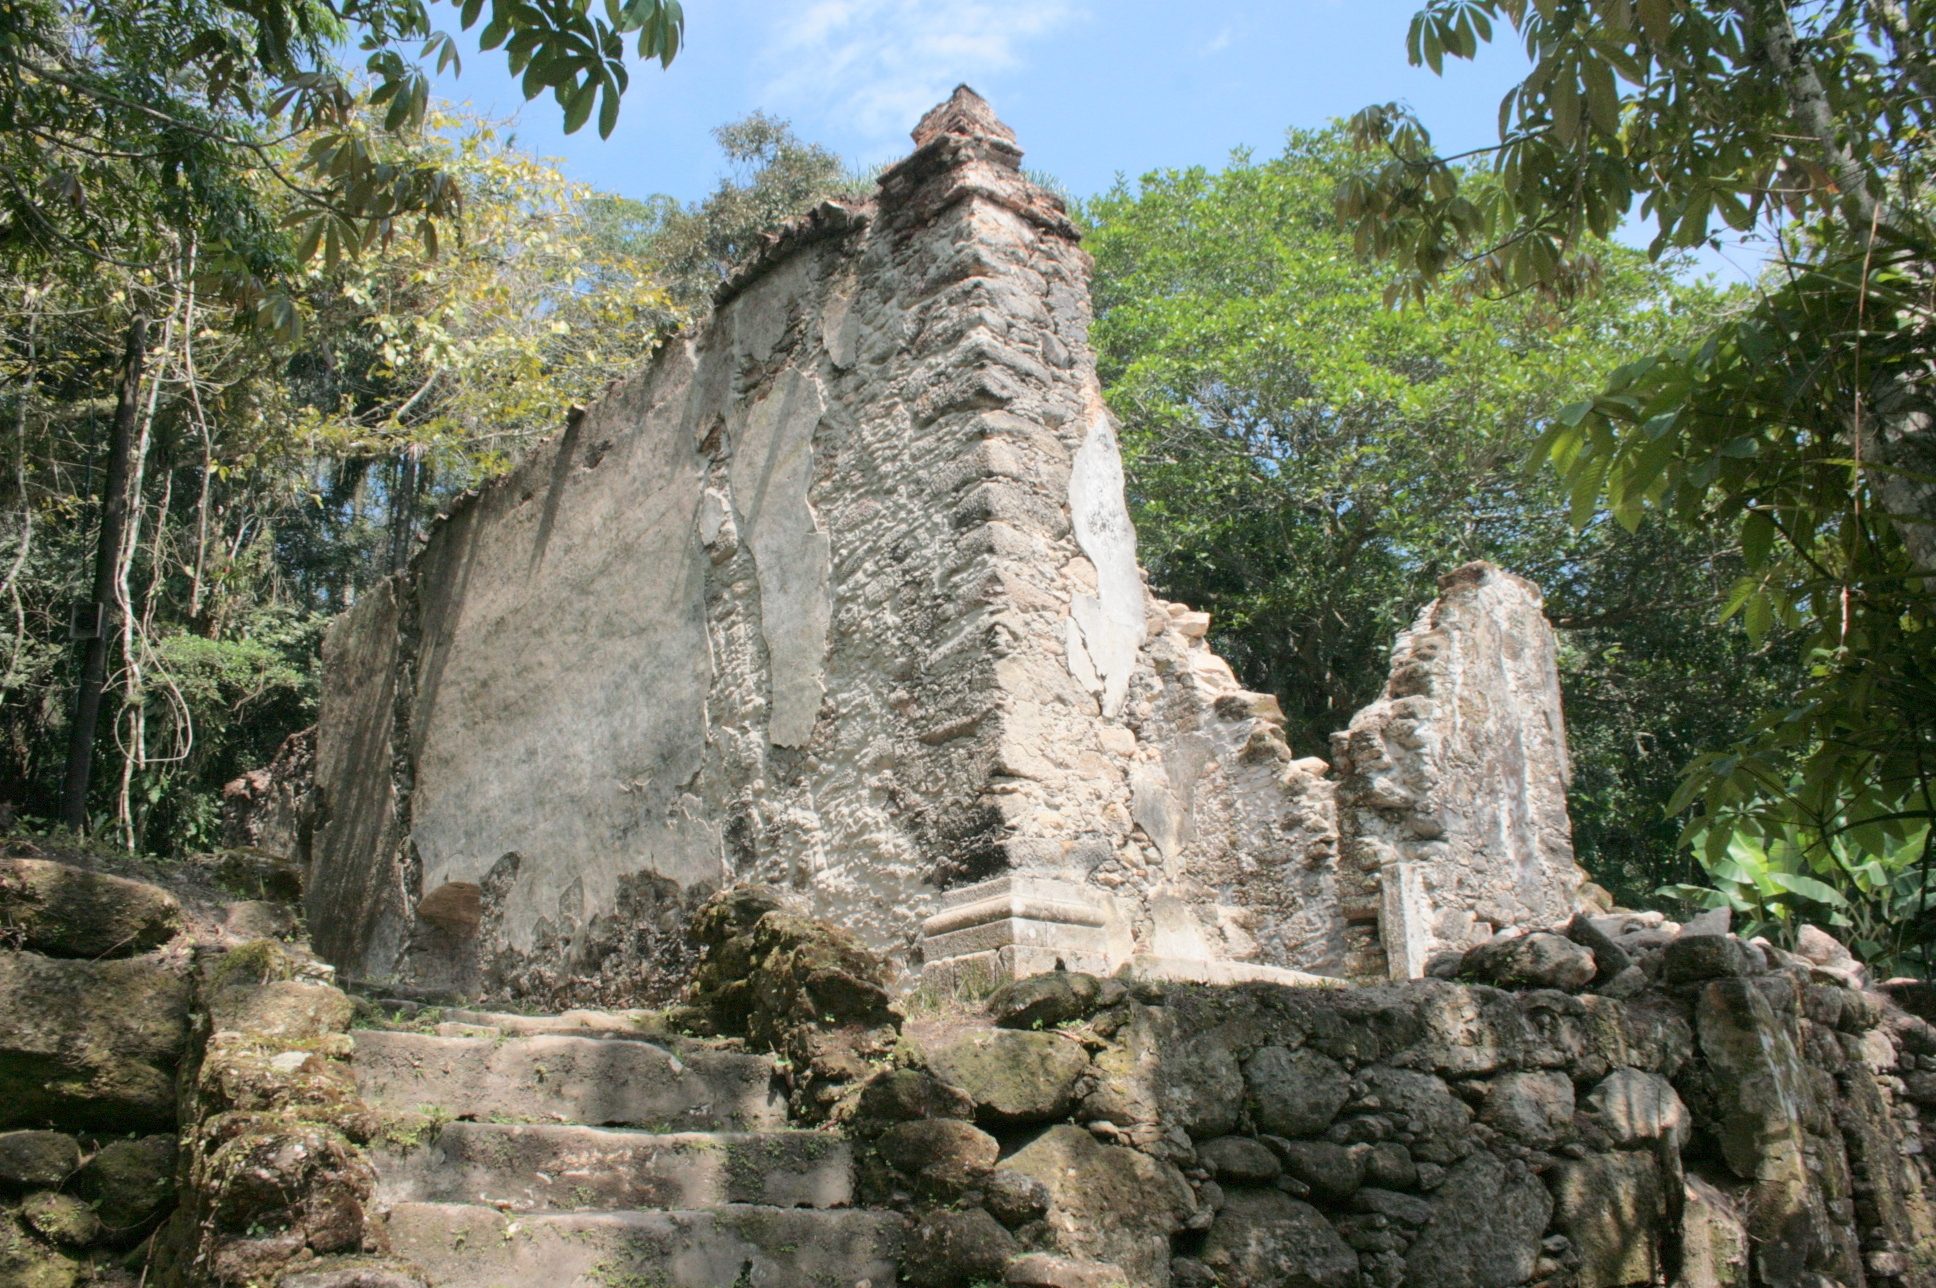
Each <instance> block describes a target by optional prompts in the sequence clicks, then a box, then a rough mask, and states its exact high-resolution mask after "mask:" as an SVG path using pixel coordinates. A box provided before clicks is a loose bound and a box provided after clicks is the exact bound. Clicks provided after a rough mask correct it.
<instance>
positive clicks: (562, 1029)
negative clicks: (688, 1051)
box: [371, 1001, 691, 1045]
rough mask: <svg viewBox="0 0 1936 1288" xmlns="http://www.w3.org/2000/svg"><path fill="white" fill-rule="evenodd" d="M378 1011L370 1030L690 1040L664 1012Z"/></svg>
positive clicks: (398, 1007) (406, 1006)
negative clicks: (671, 1025) (671, 1026)
mask: <svg viewBox="0 0 1936 1288" xmlns="http://www.w3.org/2000/svg"><path fill="white" fill-rule="evenodd" d="M371 1009H374V1011H375V1012H376V1014H375V1016H374V1017H371V1018H374V1020H375V1023H374V1025H373V1027H376V1028H383V1029H399V1030H402V1031H405V1032H410V1033H426V1032H432V1033H437V1034H440V1035H443V1036H446V1037H469V1036H473V1033H472V1030H479V1029H486V1030H490V1031H491V1032H494V1033H508V1034H511V1035H512V1036H514V1037H538V1036H542V1035H545V1034H566V1035H571V1036H576V1037H588V1038H628V1039H633V1040H637V1041H645V1042H659V1043H662V1044H666V1045H672V1044H676V1043H680V1042H689V1041H691V1040H690V1039H682V1038H680V1037H678V1036H677V1035H675V1034H673V1033H672V1032H671V1031H670V1030H668V1029H667V1027H666V1017H665V1012H664V1011H641V1010H621V1011H603V1010H591V1009H574V1010H569V1011H561V1012H559V1013H558V1014H556V1015H523V1014H520V1013H518V1012H516V1011H487V1010H476V1009H472V1008H469V1007H456V1006H423V1005H420V1004H417V1003H384V1002H381V1001H378V1002H374V1003H372V1004H371Z"/></svg>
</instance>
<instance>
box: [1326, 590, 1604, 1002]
mask: <svg viewBox="0 0 1936 1288" xmlns="http://www.w3.org/2000/svg"><path fill="white" fill-rule="evenodd" d="M1556 652H1557V649H1556V644H1555V641H1554V637H1553V628H1552V627H1551V626H1550V625H1549V624H1548V623H1547V621H1546V618H1545V616H1544V614H1543V613H1542V612H1541V600H1540V594H1539V590H1538V588H1537V587H1535V586H1534V585H1533V584H1532V583H1531V582H1528V581H1526V580H1525V579H1524V578H1521V577H1515V576H1513V575H1512V574H1510V573H1506V572H1502V571H1501V570H1499V569H1498V568H1495V567H1493V566H1492V565H1491V564H1486V563H1473V564H1467V565H1466V566H1465V567H1463V568H1460V569H1458V570H1457V571H1456V572H1453V573H1450V574H1448V575H1447V576H1445V577H1444V578H1442V579H1441V580H1440V583H1439V597H1438V598H1437V599H1436V600H1434V601H1433V602H1432V603H1431V604H1430V605H1429V606H1428V607H1427V608H1426V609H1425V611H1424V612H1422V613H1420V614H1419V617H1418V620H1417V621H1416V622H1415V623H1414V624H1413V625H1412V627H1411V629H1410V630H1408V631H1405V632H1404V633H1403V634H1401V635H1400V636H1399V637H1398V642H1397V644H1396V645H1395V646H1394V647H1393V649H1392V662H1391V678H1390V679H1389V680H1388V681H1387V682H1386V685H1385V692H1384V694H1383V695H1382V696H1381V697H1380V698H1379V699H1378V701H1376V702H1374V703H1372V704H1371V705H1370V706H1368V707H1366V708H1365V709H1364V710H1362V711H1360V712H1358V714H1357V715H1355V716H1353V717H1352V720H1351V727H1350V728H1349V729H1348V730H1346V731H1345V732H1343V733H1339V734H1335V735H1333V737H1332V745H1331V752H1332V760H1333V762H1334V764H1335V766H1336V768H1337V771H1338V774H1339V775H1340V782H1339V786H1338V812H1339V826H1340V831H1341V833H1342V836H1341V843H1342V850H1343V855H1344V859H1343V863H1342V872H1341V874H1340V878H1339V881H1340V886H1341V888H1342V890H1343V891H1344V899H1345V904H1346V908H1347V909H1348V911H1349V913H1350V915H1351V917H1352V920H1353V922H1354V928H1353V936H1352V938H1353V944H1352V947H1353V949H1354V950H1355V951H1356V953H1357V955H1358V958H1357V960H1358V963H1359V964H1360V965H1361V969H1360V971H1358V972H1357V973H1360V974H1366V975H1371V974H1377V973H1379V972H1380V971H1381V969H1382V970H1383V971H1384V972H1386V973H1388V974H1389V975H1390V976H1391V978H1393V979H1414V978H1416V977H1418V976H1419V975H1421V974H1423V973H1424V972H1425V968H1426V965H1427V963H1428V962H1429V960H1430V958H1431V955H1432V954H1433V953H1434V952H1437V951H1443V950H1451V951H1455V952H1456V951H1461V950H1463V949H1466V948H1469V947H1471V946H1473V945H1474V944H1477V943H1480V942H1483V941H1484V940H1485V939H1487V938H1488V937H1489V936H1491V935H1492V933H1493V932H1494V931H1495V930H1500V929H1504V928H1506V927H1510V926H1545V925H1551V924H1554V923H1556V922H1560V921H1564V920H1565V919H1566V918H1567V917H1568V916H1569V915H1571V914H1572V912H1573V911H1574V908H1575V903H1576V899H1577V897H1578V893H1579V891H1580V889H1581V887H1582V886H1583V885H1584V884H1585V882H1586V873H1585V872H1583V871H1581V870H1580V868H1579V865H1578V864H1576V863H1575V862H1574V860H1573V829H1572V824H1571V822H1570V821H1569V819H1568V817H1567V812H1566V787H1567V781H1568V779H1569V778H1570V777H1571V769H1570V766H1569V764H1568V760H1567V752H1566V728H1565V724H1564V720H1563V718H1562V715H1561V710H1560V685H1559V668H1558V665H1557V660H1556ZM1380 956H1382V957H1383V961H1379V960H1378V958H1379V957H1380Z"/></svg>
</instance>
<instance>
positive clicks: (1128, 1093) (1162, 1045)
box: [1082, 1006, 1244, 1140]
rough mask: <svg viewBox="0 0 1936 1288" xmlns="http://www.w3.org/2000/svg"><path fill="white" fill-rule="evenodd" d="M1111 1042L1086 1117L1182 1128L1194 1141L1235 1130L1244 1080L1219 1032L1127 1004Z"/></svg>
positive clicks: (1099, 1063) (1168, 1010)
mask: <svg viewBox="0 0 1936 1288" xmlns="http://www.w3.org/2000/svg"><path fill="white" fill-rule="evenodd" d="M1125 1010H1126V1012H1127V1015H1126V1022H1125V1023H1124V1024H1123V1025H1122V1027H1121V1028H1119V1029H1118V1030H1117V1032H1116V1034H1115V1038H1114V1041H1113V1042H1112V1044H1111V1045H1110V1046H1108V1047H1107V1048H1105V1049H1104V1050H1102V1051H1100V1052H1098V1053H1097V1055H1096V1057H1095V1066H1094V1069H1095V1076H1094V1077H1093V1078H1091V1079H1089V1082H1090V1084H1092V1085H1091V1090H1090V1091H1089V1093H1088V1095H1087V1096H1086V1098H1085V1099H1084V1101H1083V1105H1082V1116H1083V1117H1084V1118H1085V1119H1102V1120H1104V1121H1106V1122H1112V1123H1115V1124H1116V1125H1117V1126H1119V1127H1150V1126H1157V1127H1161V1128H1163V1129H1169V1128H1178V1129H1181V1130H1182V1131H1184V1132H1186V1133H1188V1134H1189V1136H1190V1137H1191V1138H1192V1139H1195V1140H1210V1139H1213V1138H1214V1137H1217V1136H1222V1135H1225V1134H1227V1133H1229V1132H1231V1131H1234V1130H1236V1127H1237V1117H1238V1114H1239V1112H1240V1111H1241V1110H1242V1108H1243V1094H1244V1080H1243V1073H1242V1071H1241V1069H1239V1067H1238V1064H1237V1057H1236V1055H1235V1054H1234V1052H1233V1051H1232V1049H1231V1047H1232V1045H1233V1044H1232V1043H1231V1042H1229V1041H1226V1040H1222V1036H1221V1035H1219V1034H1217V1033H1215V1032H1209V1033H1206V1032H1205V1031H1203V1030H1202V1029H1201V1028H1200V1027H1196V1026H1192V1025H1190V1024H1188V1023H1186V1022H1185V1021H1184V1020H1183V1019H1182V1018H1181V1017H1180V1016H1179V1015H1178V1013H1177V1011H1176V1010H1175V1009H1174V1008H1172V1007H1168V1006H1129V1007H1127V1008H1125Z"/></svg>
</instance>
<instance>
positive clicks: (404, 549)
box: [390, 447, 422, 572]
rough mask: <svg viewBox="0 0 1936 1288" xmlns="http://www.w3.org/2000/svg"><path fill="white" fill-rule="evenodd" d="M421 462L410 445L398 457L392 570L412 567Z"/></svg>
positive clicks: (392, 520)
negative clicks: (411, 559) (411, 557)
mask: <svg viewBox="0 0 1936 1288" xmlns="http://www.w3.org/2000/svg"><path fill="white" fill-rule="evenodd" d="M421 473H422V467H421V462H420V461H419V460H418V457H417V453H416V452H414V451H412V450H411V449H410V448H408V447H406V448H404V449H403V451H402V452H401V453H400V454H399V455H398V456H397V481H396V487H395V488H394V489H393V490H392V491H391V493H390V571H391V572H402V571H403V570H404V569H405V568H407V567H409V566H410V554H411V538H412V537H414V536H415V535H416V526H417V525H416V518H417V495H418V493H419V491H420V490H421V486H422V483H421V477H420V476H421Z"/></svg>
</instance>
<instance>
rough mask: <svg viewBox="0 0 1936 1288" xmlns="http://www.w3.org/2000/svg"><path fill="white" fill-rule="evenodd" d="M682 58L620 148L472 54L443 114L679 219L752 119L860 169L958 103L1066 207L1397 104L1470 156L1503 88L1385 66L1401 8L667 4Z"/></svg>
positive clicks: (631, 102) (1488, 78)
mask: <svg viewBox="0 0 1936 1288" xmlns="http://www.w3.org/2000/svg"><path fill="white" fill-rule="evenodd" d="M685 7H686V16H687V26H686V37H687V47H686V49H685V50H684V52H682V53H681V54H680V56H679V58H678V59H677V61H675V62H674V63H673V65H672V67H671V68H670V69H669V70H666V71H661V70H659V68H658V66H657V65H656V64H653V65H650V66H645V67H638V68H636V69H635V75H634V79H633V82H632V88H631V90H630V91H629V92H628V93H627V94H626V96H625V105H624V110H623V113H622V115H621V117H620V121H619V126H618V129H617V130H616V131H615V132H614V134H613V135H612V137H611V138H610V139H608V140H604V141H601V140H599V139H598V137H597V134H596V131H595V130H593V129H591V128H589V127H588V128H586V129H585V130H583V131H581V132H580V133H579V134H577V135H574V136H571V137H569V138H568V137H566V136H565V135H564V134H563V133H562V132H561V131H560V129H559V125H558V111H557V108H556V106H555V104H553V103H552V101H551V99H550V97H549V96H548V95H547V96H543V97H540V98H539V99H538V100H537V101H535V102H532V103H530V104H526V103H524V102H523V99H522V96H521V95H520V94H519V93H518V91H517V89H516V88H515V86H514V85H513V84H512V82H511V80H510V78H509V77H508V76H507V75H506V74H505V72H504V66H503V60H502V55H501V54H500V53H496V52H493V53H489V54H484V53H476V52H472V53H470V54H469V55H468V56H467V57H466V59H465V66H464V73H463V76H462V77H461V79H459V80H456V81H454V82H450V81H447V82H446V83H445V84H444V86H443V89H444V92H445V93H446V94H447V96H449V97H452V98H455V99H459V100H468V101H469V102H470V103H471V104H472V105H473V106H474V107H476V108H477V109H479V110H481V111H483V112H486V113H488V114H491V115H496V116H511V115H514V114H515V116H516V117H517V120H518V127H519V128H518V138H519V140H520V142H521V143H522V144H523V146H525V147H527V148H529V149H530V150H532V151H535V152H538V153H540V154H542V155H546V156H556V157H559V158H561V159H562V160H563V161H564V162H565V165H566V169H567V171H568V172H569V173H570V174H572V175H573V176H574V177H576V178H580V179H583V180H585V181H586V182H589V183H593V184H596V185H597V186H599V187H601V188H605V189H608V190H610V191H615V192H619V193H623V194H625V195H628V196H635V197H642V196H646V195H649V194H651V193H655V192H666V193H671V194H672V195H674V196H676V197H679V198H681V199H682V200H692V199H695V198H697V197H700V196H703V195H704V194H705V193H706V192H707V191H708V190H709V189H710V188H711V187H712V186H713V185H714V183H715V182H716V181H717V179H718V176H719V172H720V168H721V163H720V160H719V156H718V152H717V150H716V149H715V147H714V145H713V142H712V139H711V137H710V131H711V130H712V129H713V128H714V127H715V126H718V125H720V124H723V123H725V122H727V121H730V120H733V119H736V118H738V117H740V116H743V115H745V114H746V113H748V112H750V111H753V110H754V109H756V108H758V109H764V110H766V111H768V112H771V113H774V114H776V115H779V116H783V117H786V118H787V119H789V120H791V121H792V122H793V124H794V127H795V129H796V130H797V131H798V132H799V133H800V134H801V135H802V136H803V137H805V138H808V139H811V140H813V141H815V142H818V143H821V144H823V145H825V146H827V147H830V148H832V149H834V150H835V151H837V152H839V153H840V154H841V155H843V156H845V157H847V158H848V159H849V160H851V161H854V162H856V163H860V164H871V163H876V162H884V161H891V160H893V159H894V158H896V157H898V156H900V155H902V154H903V153H905V152H906V151H907V149H908V141H907V133H908V130H909V129H910V128H911V127H912V126H913V124H914V122H915V120H916V119H917V118H918V117H919V116H920V114H921V113H922V112H923V111H924V110H926V109H927V108H928V107H929V106H931V105H933V104H934V103H935V102H938V101H939V100H940V99H942V98H945V97H946V96H947V94H948V92H949V91H950V90H951V89H953V87H954V86H955V85H956V84H957V83H958V82H961V81H967V82H968V83H969V84H971V85H973V86H974V87H975V88H976V89H978V90H979V91H981V92H982V94H984V95H985V96H986V97H987V98H988V99H989V100H990V102H992V103H993V104H994V106H995V109H996V111H997V112H998V113H999V114H1000V115H1001V116H1002V118H1003V119H1004V120H1006V121H1007V122H1008V123H1009V124H1010V125H1011V126H1013V127H1014V129H1015V131H1016V132H1017V134H1018V135H1019V136H1020V139H1021V142H1022V146H1023V147H1024V148H1025V149H1026V150H1027V153H1028V159H1027V164H1028V165H1030V166H1031V167H1033V168H1036V169H1040V170H1044V171H1047V172H1048V173H1050V174H1053V175H1055V176H1056V177H1058V178H1059V179H1060V180H1061V181H1062V182H1063V183H1064V184H1066V185H1067V186H1068V188H1069V189H1070V190H1071V191H1072V192H1074V193H1076V194H1077V195H1088V194H1090V193H1093V192H1096V191H1098V190H1100V189H1103V188H1106V187H1107V186H1108V185H1109V184H1110V182H1111V181H1112V180H1113V178H1114V177H1115V175H1116V174H1117V173H1119V172H1121V173H1125V174H1127V175H1129V176H1131V177H1132V178H1133V177H1135V176H1137V175H1140V174H1142V173H1144V172H1146V171H1148V170H1152V169H1156V168H1161V167H1168V166H1185V165H1193V164H1199V163H1201V164H1208V165H1217V164H1220V163H1221V162H1222V161H1223V160H1224V159H1225V158H1226V157H1227V156H1228V154H1229V152H1230V149H1231V148H1232V147H1235V146H1238V145H1247V146H1250V147H1253V148H1255V149H1257V150H1258V151H1259V152H1260V153H1269V152H1274V151H1275V150H1276V149H1277V147H1278V146H1279V143H1280V141H1281V140H1282V137H1283V132H1284V130H1285V129H1286V128H1287V127H1290V126H1320V125H1323V124H1324V123H1325V121H1327V120H1328V119H1329V118H1331V117H1334V116H1346V115H1349V114H1350V113H1352V112H1353V111H1355V110H1357V109H1358V108H1359V107H1362V106H1364V105H1365V104H1367V103H1371V102H1378V101H1385V100H1389V99H1405V100H1408V101H1410V102H1411V103H1412V104H1414V105H1415V106H1416V107H1418V108H1419V109H1420V110H1421V111H1422V112H1423V113H1424V114H1425V115H1426V117H1427V119H1428V120H1430V121H1431V122H1433V123H1434V124H1435V126H1437V127H1439V128H1440V133H1441V138H1442V141H1444V142H1446V143H1454V142H1460V141H1469V142H1479V141H1483V140H1484V138H1485V137H1486V132H1487V131H1488V130H1489V129H1493V130H1496V126H1494V125H1493V124H1492V122H1493V119H1494V115H1495V113H1496V111H1497V109H1498V104H1499V96H1500V94H1501V93H1503V92H1504V90H1505V88H1506V86H1507V85H1508V84H1509V83H1510V82H1511V81H1512V80H1513V79H1514V76H1515V73H1517V72H1519V71H1521V70H1523V66H1524V59H1523V57H1522V56H1521V55H1520V53H1519V51H1518V50H1517V48H1516V47H1514V46H1513V45H1511V44H1506V45H1503V46H1498V47H1495V48H1493V49H1491V50H1488V51H1486V54H1485V55H1484V56H1483V57H1482V58H1481V60H1480V62H1479V64H1478V65H1477V66H1468V65H1461V66H1458V67H1448V69H1447V75H1446V76H1445V77H1444V78H1443V79H1441V78H1439V77H1435V76H1433V75H1431V73H1429V72H1427V71H1424V70H1422V69H1414V68H1411V67H1409V66H1408V65H1407V64H1406V62H1405V52H1404V34H1405V28H1406V24H1407V22H1408V20H1409V19H1410V16H1411V14H1412V12H1413V10H1414V9H1415V8H1416V7H1417V0H1358V2H1357V3H1343V2H1342V0H1221V2H1220V3H1199V4H1196V5H1188V4H1178V3H1174V2H1173V0H1171V2H1163V3H1158V2H1156V0H808V2H806V3H801V0H686V5H685Z"/></svg>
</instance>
